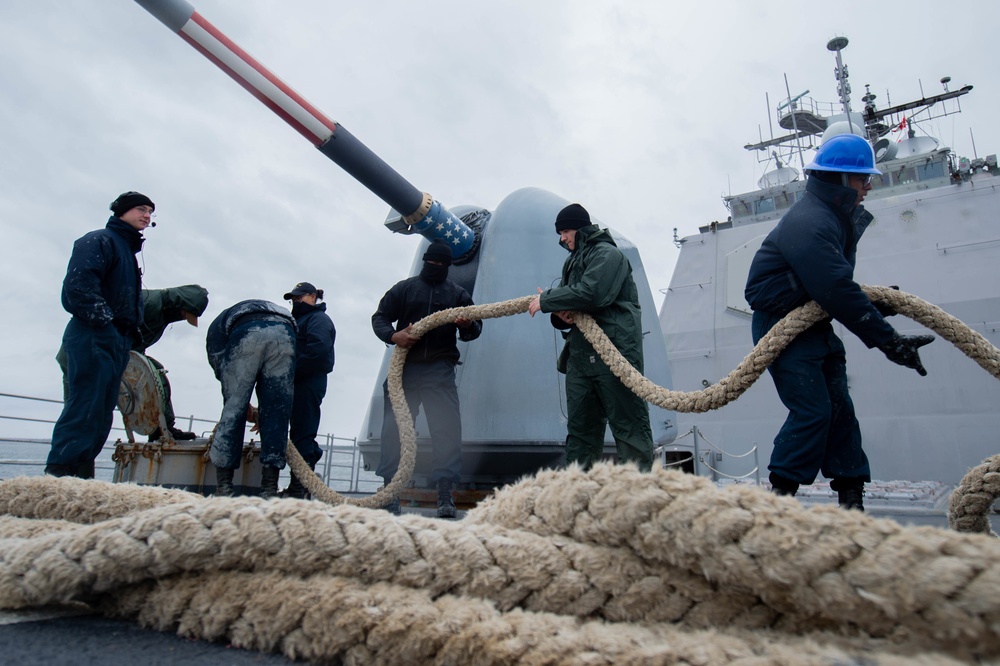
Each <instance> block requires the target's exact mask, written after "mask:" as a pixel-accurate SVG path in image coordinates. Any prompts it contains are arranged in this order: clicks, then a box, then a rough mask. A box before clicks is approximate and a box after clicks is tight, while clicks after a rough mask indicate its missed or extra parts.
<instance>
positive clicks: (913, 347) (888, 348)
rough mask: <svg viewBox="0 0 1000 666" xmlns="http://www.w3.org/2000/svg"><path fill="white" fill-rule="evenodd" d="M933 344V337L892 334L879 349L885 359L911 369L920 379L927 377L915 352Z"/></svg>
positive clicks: (918, 355)
mask: <svg viewBox="0 0 1000 666" xmlns="http://www.w3.org/2000/svg"><path fill="white" fill-rule="evenodd" d="M932 342H934V336H933V335H900V334H899V333H894V334H893V336H892V339H891V340H889V342H887V343H886V344H884V345H882V346H881V347H879V349H881V350H882V353H883V354H885V357H886V358H887V359H889V360H890V361H892V362H893V363H898V364H899V365H902V366H905V367H907V368H913V369H914V370H916V371H917V374H919V375H920V376H921V377H926V376H927V371H926V370H924V366H923V364H922V363H921V362H920V354H918V353H917V350H918V349H920V348H921V347H923V346H924V345H929V344H930V343H932Z"/></svg>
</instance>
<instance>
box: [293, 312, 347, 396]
mask: <svg viewBox="0 0 1000 666" xmlns="http://www.w3.org/2000/svg"><path fill="white" fill-rule="evenodd" d="M292 316H293V317H295V323H296V324H298V327H299V331H298V334H297V335H296V336H295V380H296V381H299V380H303V379H306V378H308V377H312V376H314V375H328V374H330V372H332V371H333V361H334V358H333V345H334V343H335V342H336V340H337V329H336V328H334V326H333V320H332V319H330V315H328V314H327V313H326V303H320V304H318V305H310V304H309V303H306V302H304V301H299V302H298V303H294V304H293V305H292Z"/></svg>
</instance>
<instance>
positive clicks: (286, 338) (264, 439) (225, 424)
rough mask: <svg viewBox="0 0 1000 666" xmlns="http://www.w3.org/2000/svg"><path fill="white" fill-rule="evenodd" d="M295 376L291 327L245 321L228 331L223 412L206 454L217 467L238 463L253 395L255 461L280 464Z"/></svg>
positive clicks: (278, 466)
mask: <svg viewBox="0 0 1000 666" xmlns="http://www.w3.org/2000/svg"><path fill="white" fill-rule="evenodd" d="M294 377H295V331H294V330H293V329H292V327H291V325H289V324H286V323H284V322H278V321H266V320H264V321H261V320H256V321H250V322H247V323H245V324H242V325H239V326H237V327H236V328H234V329H233V330H232V332H231V333H230V334H229V340H228V341H227V342H226V351H225V356H224V357H223V359H222V401H223V405H222V416H221V417H220V418H219V425H218V427H217V428H216V431H215V438H214V439H213V440H212V449H211V451H210V453H209V455H210V457H211V459H212V463H213V464H214V465H215V466H216V467H222V468H226V469H236V468H238V467H239V466H240V457H241V455H242V452H243V437H244V435H245V434H246V425H247V424H246V415H247V405H249V404H250V396H251V394H252V393H253V392H254V391H255V389H256V393H257V408H258V409H259V410H260V416H259V425H260V462H261V464H263V465H266V466H268V467H277V468H278V469H283V468H284V467H285V448H286V447H287V445H288V419H289V417H290V415H291V413H292V385H293V380H294Z"/></svg>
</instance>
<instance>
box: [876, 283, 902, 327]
mask: <svg viewBox="0 0 1000 666" xmlns="http://www.w3.org/2000/svg"><path fill="white" fill-rule="evenodd" d="M889 289H895V290H896V291H899V285H895V284H893V285H889ZM872 305H874V306H875V309H876V310H878V313H879V314H880V315H882V318H883V319H884V318H885V317H891V316H893V315H897V314H899V313H898V312H896V308H894V307H892V306H891V305H889V304H888V303H875V302H873V303H872Z"/></svg>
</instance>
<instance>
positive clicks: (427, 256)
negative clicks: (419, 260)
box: [420, 240, 451, 285]
mask: <svg viewBox="0 0 1000 666" xmlns="http://www.w3.org/2000/svg"><path fill="white" fill-rule="evenodd" d="M423 259H424V267H423V268H421V269H420V277H421V278H422V279H423V280H424V281H425V282H428V283H430V284H435V285H437V284H441V283H442V282H444V281H445V280H446V279H447V278H448V266H450V265H451V248H450V247H448V245H447V243H445V242H443V241H440V240H436V241H434V242H433V243H431V244H430V245H428V246H427V251H426V252H424V257H423ZM432 261H438V262H441V264H443V265H441V266H439V265H438V264H432V263H431V262H432Z"/></svg>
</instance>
